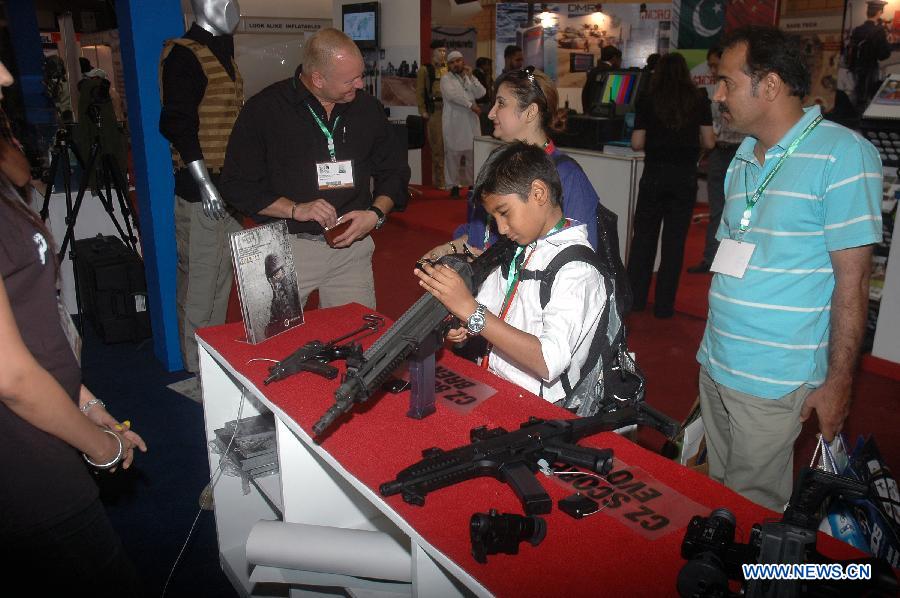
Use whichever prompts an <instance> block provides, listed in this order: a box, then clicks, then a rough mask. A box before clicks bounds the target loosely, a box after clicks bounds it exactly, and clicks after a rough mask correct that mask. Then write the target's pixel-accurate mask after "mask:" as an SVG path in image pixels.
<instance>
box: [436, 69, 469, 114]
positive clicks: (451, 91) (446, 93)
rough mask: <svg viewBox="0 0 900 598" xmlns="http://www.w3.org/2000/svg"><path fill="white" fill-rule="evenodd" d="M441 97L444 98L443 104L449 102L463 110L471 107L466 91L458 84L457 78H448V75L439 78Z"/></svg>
mask: <svg viewBox="0 0 900 598" xmlns="http://www.w3.org/2000/svg"><path fill="white" fill-rule="evenodd" d="M441 97H443V98H444V103H446V102H450V103H451V104H457V105H459V106H462V107H464V108H470V107H471V106H472V100H470V99H469V96H468V94H467V93H466V90H465V89H464V88H463V86H462V84H460V82H459V78H458V77H455V76H450V74H447V75H444V76H443V77H441Z"/></svg>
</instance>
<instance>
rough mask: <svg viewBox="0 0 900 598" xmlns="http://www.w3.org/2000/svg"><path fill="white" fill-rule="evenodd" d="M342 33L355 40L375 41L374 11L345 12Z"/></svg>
mask: <svg viewBox="0 0 900 598" xmlns="http://www.w3.org/2000/svg"><path fill="white" fill-rule="evenodd" d="M344 33H346V34H347V35H348V36H350V39H352V40H353V41H356V42H373V41H375V11H372V12H351V13H347V14H345V15H344Z"/></svg>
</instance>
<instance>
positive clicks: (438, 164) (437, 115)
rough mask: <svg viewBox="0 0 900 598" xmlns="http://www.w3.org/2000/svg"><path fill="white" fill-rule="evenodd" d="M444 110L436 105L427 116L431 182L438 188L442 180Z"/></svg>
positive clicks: (441, 187)
mask: <svg viewBox="0 0 900 598" xmlns="http://www.w3.org/2000/svg"><path fill="white" fill-rule="evenodd" d="M443 119H444V111H443V110H441V109H440V107H438V108H437V109H436V111H435V112H434V114H432V115H431V116H430V117H429V118H428V146H429V147H430V148H431V184H432V185H434V186H435V187H437V188H438V189H443V188H444V187H446V184H445V182H444V126H443Z"/></svg>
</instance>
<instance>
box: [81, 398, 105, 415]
mask: <svg viewBox="0 0 900 598" xmlns="http://www.w3.org/2000/svg"><path fill="white" fill-rule="evenodd" d="M94 405H100V406H101V407H103V408H104V409H106V403H104V402H103V401H101V400H100V399H98V398H96V397H95V398H93V399H91V400H90V401H88V402H87V403H85V404H84V405H82V406H81V407H79V409H81V412H82V413H84V414H85V415H87V412H88V411H90V410H91V407H93V406H94Z"/></svg>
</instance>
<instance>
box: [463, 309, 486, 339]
mask: <svg viewBox="0 0 900 598" xmlns="http://www.w3.org/2000/svg"><path fill="white" fill-rule="evenodd" d="M475 305H476V307H475V313H473V314H472V315H471V316H469V319H468V320H466V332H467V333H468V334H469V335H471V336H477V335H479V334H481V331H482V330H484V325H485V324H486V323H487V319H486V318H485V314H486V313H487V308H486V307H485V306H483V305H482V304H480V303H476V304H475Z"/></svg>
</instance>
